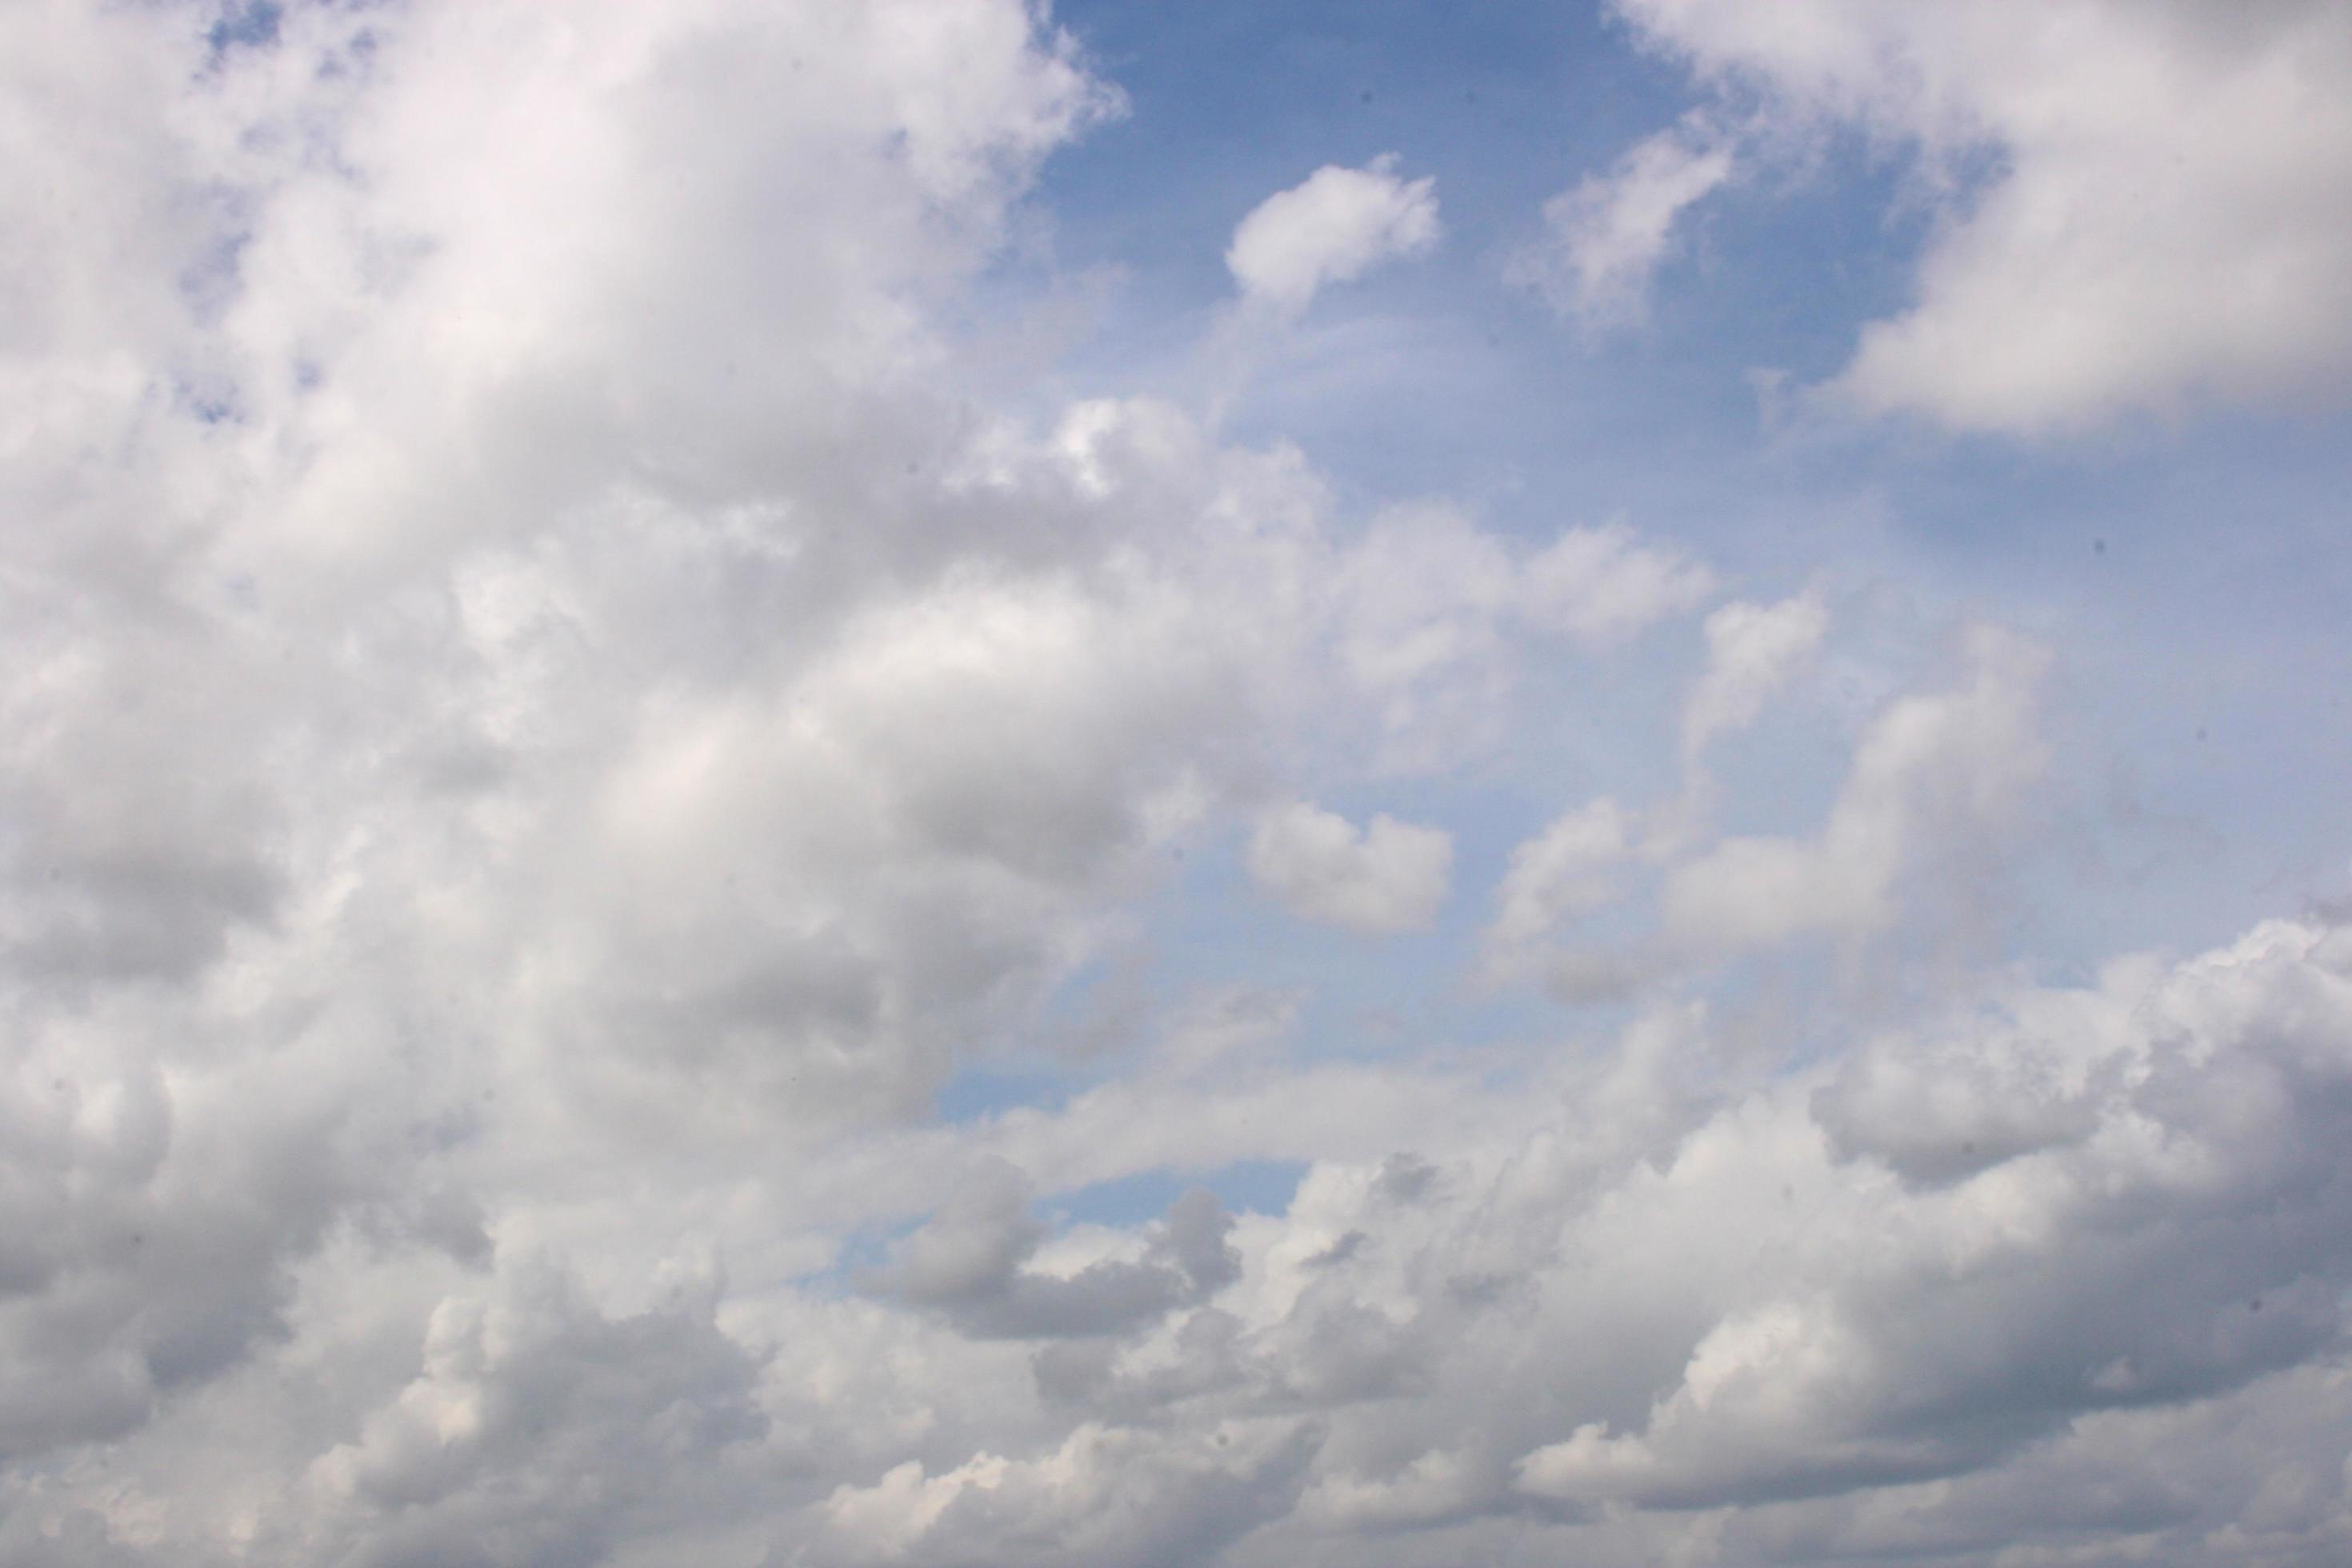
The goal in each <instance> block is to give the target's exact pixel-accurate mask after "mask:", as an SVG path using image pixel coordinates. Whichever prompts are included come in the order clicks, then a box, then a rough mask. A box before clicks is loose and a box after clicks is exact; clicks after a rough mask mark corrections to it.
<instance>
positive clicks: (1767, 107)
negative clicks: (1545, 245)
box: [1547, 0, 2352, 435]
mask: <svg viewBox="0 0 2352 1568" xmlns="http://www.w3.org/2000/svg"><path fill="white" fill-rule="evenodd" d="M1619 9H1620V10H1621V12H1622V14H1623V15H1624V16H1625V17H1626V18H1627V19H1628V20H1629V21H1630V22H1631V23H1632V24H1633V26H1634V27H1635V28H1636V29H1638V30H1639V32H1640V33H1641V35H1642V36H1643V37H1645V38H1646V39H1648V40H1649V41H1650V42H1651V44H1652V45H1653V46H1654V47H1656V48H1658V49H1659V50H1661V51H1662V52H1664V53H1665V54H1667V55H1669V56H1671V57H1672V58H1676V59H1679V60H1681V61H1683V62H1685V63H1686V64H1687V65H1688V66H1689V67H1690V68H1692V70H1693V71H1694V73H1695V74H1696V76H1697V78H1698V79H1700V80H1701V81H1702V82H1703V83H1705V84H1706V85H1707V86H1709V87H1710V88H1712V89H1719V90H1720V91H1721V92H1722V94H1723V95H1724V108H1725V110H1726V112H1727V115H1731V116H1732V117H1733V119H1734V120H1736V121H1737V122H1738V123H1740V124H1741V126H1742V129H1741V130H1740V131H1739V132H1738V133H1737V135H1736V136H1735V137H1733V138H1732V139H1731V142H1730V143H1725V142H1706V141H1704V140H1702V141H1700V142H1693V141H1692V140H1691V139H1690V133H1689V132H1688V131H1687V129H1686V128H1678V129H1676V130H1675V131H1670V132H1662V133H1660V134H1659V135H1658V136H1656V137H1654V138H1652V139H1651V140H1650V141H1648V142H1644V143H1643V144H1642V146H1641V147H1639V148H1637V149H1636V150H1635V151H1634V152H1633V153H1629V154H1628V155H1627V156H1626V159H1625V161H1624V162H1623V163H1622V164H1621V166H1620V167H1619V168H1618V170H1616V171H1615V172H1614V173H1612V174H1610V175H1607V176H1601V177H1597V178H1596V179H1595V180H1593V181H1589V182H1588V183H1587V184H1584V185H1580V186H1579V187H1578V188H1577V189H1576V190H1574V191H1572V192H1570V193H1569V194H1568V195H1564V196H1562V197H1560V198H1559V200H1558V201H1557V202H1556V203H1555V204H1553V206H1552V207H1551V208H1550V209H1549V210H1548V218H1549V222H1550V223H1551V225H1552V227H1553V230H1554V236H1555V240H1556V242H1557V244H1558V247H1559V251H1558V257H1557V259H1556V261H1555V262H1554V263H1553V264H1552V265H1553V270H1552V271H1551V272H1550V273H1549V274H1547V276H1549V277H1551V278H1552V279H1554V280H1555V281H1554V283H1553V285H1552V286H1553V289H1554V291H1555V294H1556V297H1559V298H1563V299H1565V300H1566V301H1567V302H1568V303H1569V304H1570V305H1571V306H1572V307H1574V308H1577V309H1580V310H1591V309H1593V308H1595V304H1596V302H1598V303H1599V304H1601V305H1604V306H1605V305H1607V304H1609V303H1610V302H1611V301H1612V300H1619V299H1621V298H1624V297H1633V296H1634V291H1635V289H1636V286H1637V285H1638V284H1639V283H1640V281H1641V280H1643V279H1644V278H1645V277H1646V274H1647V272H1648V270H1649V269H1650V268H1651V266H1652V265H1654V259H1655V258H1656V257H1657V256H1658V255H1659V254H1661V253H1662V252H1663V250H1664V247H1666V246H1667V245H1668V244H1669V243H1670V242H1671V237H1672V235H1673V231H1674V226H1675V220H1676V218H1677V216H1679V215H1681V214H1682V213H1684V212H1685V211H1686V210H1687V209H1688V208H1689V207H1690V206H1691V205H1693V204H1694V203H1696V201H1698V200H1699V199H1701V198H1703V197H1704V195H1706V193H1707V192H1708V191H1710V190H1712V189H1715V188H1717V187H1719V186H1720V185H1721V184H1723V183H1724V182H1725V181H1726V180H1727V178H1730V177H1732V176H1733V174H1734V172H1735V171H1736V169H1737V168H1738V166H1739V164H1741V163H1758V162H1770V161H1774V160H1777V159H1779V158H1780V156H1781V155H1782V152H1781V150H1782V149H1785V148H1788V147H1790V146H1797V145H1803V144H1805V143H1807V142H1810V141H1811V140H1812V139H1813V138H1814V137H1815V136H1816V135H1817V133H1818V132H1819V130H1820V129H1821V128H1822V127H1823V126H1826V125H1834V124H1851V125H1855V126H1859V127H1860V128H1862V129H1863V130H1864V131H1865V132H1868V133H1869V134H1870V135H1871V136H1872V137H1874V138H1875V139H1878V140H1880V141H1881V142H1890V143H1903V144H1908V145H1910V146H1912V147H1914V148H1916V150H1917V153H1918V154H1919V156H1920V158H1921V159H1922V160H1923V163H1924V165H1925V170H1926V173H1925V178H1924V180H1923V184H1924V185H1925V187H1926V190H1927V195H1928V199H1929V200H1931V201H1932V202H1933V204H1934V205H1935V207H1936V209H1937V213H1938V216H1939V219H1940V221H1939V222H1938V224H1937V227H1936V229H1935V230H1934V232H1933V233H1932V235H1931V236H1930V237H1929V239H1928V241H1927V248H1926V252H1925V254H1924V255H1923V256H1922V258H1920V261H1919V267H1918V273H1917V279H1916V300H1914V302H1913V303H1912V304H1910V305H1909V306H1908V307H1907V308H1906V309H1905V310H1902V311H1901V312H1899V313H1897V314H1895V315H1893V316H1890V317H1887V318H1885V319H1884V320H1880V321H1873V322H1870V323H1868V324H1867V325H1865V326H1864V328H1863V330H1862V334H1861V339H1860V342H1859V343H1858V344H1857V346H1856V349H1855V352H1854V354H1853V359H1852V360H1851V362H1850V363H1848V364H1847V365H1846V366H1845V368H1844V369H1843V371H1842V372H1840V373H1839V374H1837V375H1836V376H1835V377H1833V378H1832V381H1831V382H1830V383H1829V390H1830V391H1831V392H1832V393H1833V394H1834V395H1837V396H1839V397H1842V398H1843V399H1845V400H1847V401H1849V402H1850V403H1851V404H1853V405H1855V406H1858V407H1860V408H1862V409H1864V410H1867V411H1870V412H1873V413H1881V414H1893V413H1902V414H1914V415H1918V416H1924V417H1926V418H1928V419H1931V420H1934V421H1936V422H1937V423H1939V424H1942V425H1945V426H1949V427H1952V428H1955V429H1962V430H1989V431H2002V432H2010V433H2016V434H2024V435H2039V434H2047V433H2050V432H2057V431H2066V430H2073V429H2078V428H2082V427H2084V426H2092V425H2095V424H2099V423H2102V422H2105V421H2107V420H2110V419H2112V418H2114V417H2116V416H2119V415H2126V414H2132V413H2157V414H2170V413H2173V412H2176V411H2178V410H2180V409H2184V408H2187V407H2190V406H2194V405H2200V404H2207V403H2228V404H2244V403H2255V404H2277V403H2280V402H2295V401H2302V400H2307V399H2309V398H2312V397H2315V396H2326V397H2336V396H2340V395H2342V394H2343V393H2344V391H2345V390H2346V388H2347V384H2352V328H2347V325H2346V323H2347V321H2352V309H2347V292H2346V290H2347V288H2352V285H2347V282H2346V279H2347V278H2352V220H2347V218H2346V217H2345V216H2344V215H2345V214H2346V212H2347V210H2352V202H2347V199H2346V198H2347V192H2352V152H2347V149H2352V121H2347V115H2352V109H2347V103H2352V94H2347V90H2346V89H2347V83H2352V19H2347V16H2345V14H2344V11H2343V8H2342V7H2340V6H2336V5H2325V4H2290V5H2266V6H2255V7H2244V6H2227V5H2133V4H2129V3H2127V0H2068V3H2066V4H2063V5H2036V6H2024V5H1981V6H1966V7H1958V8H1948V7H1938V6H1916V5H1901V4H1860V5H1857V4H1847V3H1844V0H1822V3H1820V4H1810V3H1809V4H1805V5H1796V6H1790V7H1775V8H1774V9H1773V12H1772V15H1771V16H1770V18H1769V21H1768V20H1766V19H1765V18H1764V17H1762V16H1758V15H1756V14H1755V13H1753V12H1752V11H1750V10H1748V9H1747V8H1745V7H1741V6H1738V5H1726V4H1717V3H1714V0H1621V5H1620V6H1619ZM1727 122H1730V121H1727ZM1727 145H1736V147H1737V150H1736V151H1727V150H1726V149H1727ZM1621 308H1622V307H1621ZM2151 323H2162V326H2161V327H2160V328H2152V327H2151Z"/></svg>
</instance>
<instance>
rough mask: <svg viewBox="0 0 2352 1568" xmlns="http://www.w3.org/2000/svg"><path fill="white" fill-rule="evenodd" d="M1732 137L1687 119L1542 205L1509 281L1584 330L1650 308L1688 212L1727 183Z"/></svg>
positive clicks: (1623, 320) (1618, 322) (1624, 321)
mask: <svg viewBox="0 0 2352 1568" xmlns="http://www.w3.org/2000/svg"><path fill="white" fill-rule="evenodd" d="M1734 168H1735V156H1734V151H1733V147H1732V145H1731V144H1730V142H1729V141H1728V139H1727V138H1724V137H1722V136H1720V135H1718V134H1717V133H1715V132H1713V131H1711V130H1710V129H1709V128H1708V127H1707V126H1706V124H1705V123H1704V122H1703V121H1689V122H1685V124H1683V125H1680V126H1677V127H1676V128H1675V129H1674V130H1672V131H1664V132H1659V133H1658V134H1657V135H1654V136H1652V137H1650V138H1649V139H1648V140H1647V141H1645V142H1642V143H1641V144H1640V145H1638V146H1636V147H1635V148H1634V149H1633V151H1632V152H1630V153H1626V154H1625V155H1624V157H1622V158H1621V159H1619V160H1618V162H1617V164H1616V166H1615V167H1614V168H1612V169H1611V170H1610V171H1609V173H1607V174H1590V175H1587V176H1586V177H1585V178H1584V179H1582V180H1580V181H1579V182H1578V183H1577V184H1576V185H1575V186H1574V187H1573V188H1571V189H1570V190H1566V191H1563V192H1561V193H1560V194H1559V195H1557V196H1554V197H1553V198H1552V199H1551V200H1550V201H1549V202H1546V203H1545V204H1544V209H1543V218H1544V229H1545V234H1544V237H1543V239H1542V240H1541V241H1540V242H1538V244H1536V245H1533V246H1531V247H1528V249H1526V250H1525V251H1523V252H1521V253H1520V254H1519V255H1518V256H1517V257H1516V258H1514V259H1513V261H1512V263H1511V266H1510V268H1509V272H1510V275H1511V277H1512V279H1514V280H1515V281H1517V282H1518V283H1521V284H1524V285H1526V286H1528V287H1530V288H1533V289H1537V290H1538V292H1540V293H1541V294H1542V295H1543V296H1544V298H1545V299H1546V300H1548V301H1549V303H1550V304H1551V306H1552V308H1553V309H1554V310H1558V311H1559V312H1560V313H1561V314H1562V315H1571V316H1575V317H1577V318H1579V319H1580V320H1581V321H1583V322H1584V323H1585V324H1586V325H1587V326H1591V327H1611V326H1622V325H1625V324H1627V323H1629V322H1632V321H1639V320H1640V319H1641V318H1642V317H1643V315H1644V314H1645V313H1646V312H1647V311H1648V309H1649V299H1650V285H1651V280H1652V279H1653V278H1654V276H1655V274H1656V272H1657V269H1658V268H1659V266H1660V265H1661V264H1662V263H1663V262H1664V261H1665V259H1666V258H1667V257H1668V255H1669V254H1670V253H1671V251H1672V249H1673V247H1674V244H1675V238H1676V235H1675V228H1676V225H1677V224H1678V223H1679V222H1680V220H1681V218H1682V216H1683V213H1684V211H1685V209H1686V208H1688V207H1690V206H1691V205H1694V204H1696V203H1697V202H1699V201H1700V200H1702V199H1704V198H1705V197H1706V196H1707V195H1709V194H1711V193H1712V192H1714V191H1715V190H1716V189H1717V188H1718V187H1719V186H1721V185H1723V184H1725V183H1726V182H1727V181H1728V180H1729V179H1730V178H1731V177H1732V174H1733V170H1734Z"/></svg>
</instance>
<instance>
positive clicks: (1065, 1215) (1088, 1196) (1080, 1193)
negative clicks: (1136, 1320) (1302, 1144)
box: [1038, 1160, 1307, 1227]
mask: <svg viewBox="0 0 2352 1568" xmlns="http://www.w3.org/2000/svg"><path fill="white" fill-rule="evenodd" d="M1306 1173H1307V1166H1306V1165H1305V1164H1304V1163H1301V1162H1299V1161H1297V1160H1244V1161H1240V1162H1238V1163H1234V1164H1230V1165H1220V1166H1216V1167H1213V1168H1211V1169H1207V1170H1200V1171H1148V1172H1144V1173H1139V1174H1137V1175H1132V1176H1121V1177H1119V1178H1118V1179H1117V1180H1115V1181H1108V1182H1097V1183H1095V1184H1093V1185H1091V1186H1085V1187H1079V1188H1076V1190H1074V1191H1071V1192H1066V1193H1060V1194H1055V1195H1053V1196H1052V1197H1050V1198H1048V1199H1046V1200H1045V1201H1044V1202H1042V1203H1040V1204H1039V1205H1038V1207H1039V1209H1040V1210H1041V1211H1042V1212H1044V1213H1045V1214H1046V1215H1048V1216H1050V1217H1051V1218H1053V1219H1055V1220H1056V1221H1058V1222H1060V1223H1062V1224H1065V1225H1104V1226H1122V1227H1124V1226H1136V1225H1139V1224H1142V1223H1143V1222H1145V1221H1147V1220H1151V1219H1156V1218H1158V1217H1159V1216H1160V1215H1164V1214H1166V1213H1167V1212H1168V1205H1171V1204H1172V1203H1174V1202H1175V1201H1176V1200H1177V1199H1178V1198H1179V1197H1181V1196H1182V1195H1183V1194H1185V1193H1186V1192H1189V1191H1190V1190H1192V1188H1194V1187H1206V1188H1207V1189H1208V1190H1209V1191H1210V1192H1212V1193H1214V1194H1216V1196H1217V1201H1218V1202H1219V1203H1221V1204H1223V1205H1225V1208H1226V1209H1227V1211H1228V1212H1231V1213H1234V1214H1242V1213H1249V1214H1267V1215H1279V1214H1285V1213H1287V1212H1288V1211H1289V1208H1290V1201H1291V1199H1292V1198H1293V1197H1294V1196H1296V1195H1297V1192H1298V1183H1299V1179H1300V1178H1301V1177H1303V1176H1304V1175H1305V1174H1306Z"/></svg>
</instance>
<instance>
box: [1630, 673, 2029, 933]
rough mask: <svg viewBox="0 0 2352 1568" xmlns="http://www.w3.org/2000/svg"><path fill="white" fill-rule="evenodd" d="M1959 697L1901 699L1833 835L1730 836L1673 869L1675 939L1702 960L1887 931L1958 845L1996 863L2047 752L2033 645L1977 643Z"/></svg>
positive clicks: (1834, 812) (1670, 892) (1880, 729)
mask: <svg viewBox="0 0 2352 1568" xmlns="http://www.w3.org/2000/svg"><path fill="white" fill-rule="evenodd" d="M1968 660H1969V668H1968V671H1967V674H1966V676H1965V678H1964V679H1963V681H1962V683H1961V684H1960V685H1958V687H1956V688H1955V689H1952V690H1950V691H1947V692H1936V693H1923V694H1917V695H1913V696H1908V697H1906V698H1903V699H1902V700H1898V701H1896V702H1895V704H1893V705H1892V706H1891V707H1889V708H1888V709H1887V710H1886V711H1885V712H1884V713H1882V714H1881V715H1880V716H1879V717H1878V718H1877V720H1876V721H1874V723H1873V724H1872V726H1871V728H1870V731H1869V732H1868V733H1867V734H1866V735H1864V737H1863V741H1862V744H1861V746H1860V748H1859V749H1858V750H1857V751H1856V752H1855V755H1854V761H1853V772H1852V773H1850V774H1849V775H1848V777H1847V779H1846V783H1845V785H1844V787H1843V790H1841V791H1840V793H1839V795H1838V798H1837V801H1836V803H1835V804H1834V805H1832V807H1831V809H1830V814H1829V818H1828V820H1827V822H1825V823H1824V824H1823V825H1822V831H1821V832H1820V833H1819V834H1818V835H1817V836H1815V837H1811V838H1809V839H1799V838H1792V837H1739V838H1730V839H1726V840H1725V841H1723V842H1722V843H1720V844H1717V845H1716V846H1715V847H1712V848H1710V849H1708V850H1706V852H1705V853H1703V854H1701V855H1699V856H1697V857H1696V858H1692V859H1690V860H1687V861H1685V862H1684V863H1682V864H1680V865H1678V866H1676V867H1675V868H1674V869H1673V871H1672V872H1671V873H1670V875H1669V876H1668V878H1667V880H1666V885H1665V888H1664V892H1663V895H1662V905H1663V912H1664V921H1665V928H1666V931H1667V933H1668V935H1669V937H1670V939H1671V940H1672V941H1674V942H1676V943H1677V944H1680V945H1685V946H1688V947H1693V948H1696V949H1697V950H1699V951H1703V952H1722V951H1726V950H1731V951H1737V950H1738V949H1742V948H1748V947H1754V946H1760V945H1769V944H1772V943H1775V942H1782V941H1786V940H1788V939H1789V938H1790V937H1792V936H1795V935H1799V934H1801V933H1804V932H1808V931H1828V932H1836V933H1843V934H1846V935H1862V934H1866V933H1869V932H1871V931H1876V930H1878V929H1880V928H1882V927H1883V926H1885V924H1886V923H1887V922H1888V921H1890V920H1891V919H1892V918H1893V915H1894V912H1895V909H1894V903H1893V900H1894V898H1895V892H1896V887H1897V883H1898V881H1899V879H1901V878H1902V877H1903V876H1904V875H1905V873H1906V870H1908V869H1910V868H1913V867H1914V866H1915V865H1916V864H1917V863H1918V861H1919V860H1920V859H1921V858H1923V857H1927V856H1928V855H1930V854H1931V853H1936V854H1944V855H1952V854H1954V853H1955V852H1956V851H1957V850H1958V847H1959V846H1962V845H1965V846H1967V849H1968V852H1969V853H1971V854H1975V855H1977V856H1979V857H1980V858H1984V859H1987V860H1990V859H1997V856H1996V855H1995V853H1994V847H1995V845H1997V843H1998V837H1997V834H1998V830H1999V828H2000V826H2002V825H2003V823H2004V819H2005V818H2006V817H2007V816H2008V815H2009V814H2010V813H2011V812H2012V811H2014V810H2015V809H2016V808H2017V807H2018V805H2020V804H2021V801H2022V798H2023V795H2024V792H2025V790H2026V788H2027V787H2028V786H2029V785H2030V784H2032V782H2033V781H2034V779H2035V778H2036V777H2038V776H2039V774H2040V773H2041V770H2042V766H2043V764H2044V763H2045V762H2046V760H2047V756H2048V748H2047V746H2046V744H2045V743H2044V742H2042V739H2041V737H2040V735H2039V733H2038V732H2037V731H2036V728H2035V725H2034V721H2033V714H2034V696H2035V689H2036V687H2037V685H2038V683H2039V679H2040V675H2041V671H2042V668H2043V665H2044V664H2045V662H2046V658H2045V656H2044V654H2043V653H2042V650H2041V649H2039V648H2037V647H2034V646H2033V645H2032V644H2030V643H2027V642H2024V641H2022V640H2021V639H2019V638H2017V637H2014V636H2012V635H2011V634H2008V633H2004V632H2000V631H1998V630H1995V629H1993V628H1989V627H1979V628H1978V629H1977V630H1976V631H1975V632H1973V633H1972V634H1971V637H1970V638H1969V650H1968Z"/></svg>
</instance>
